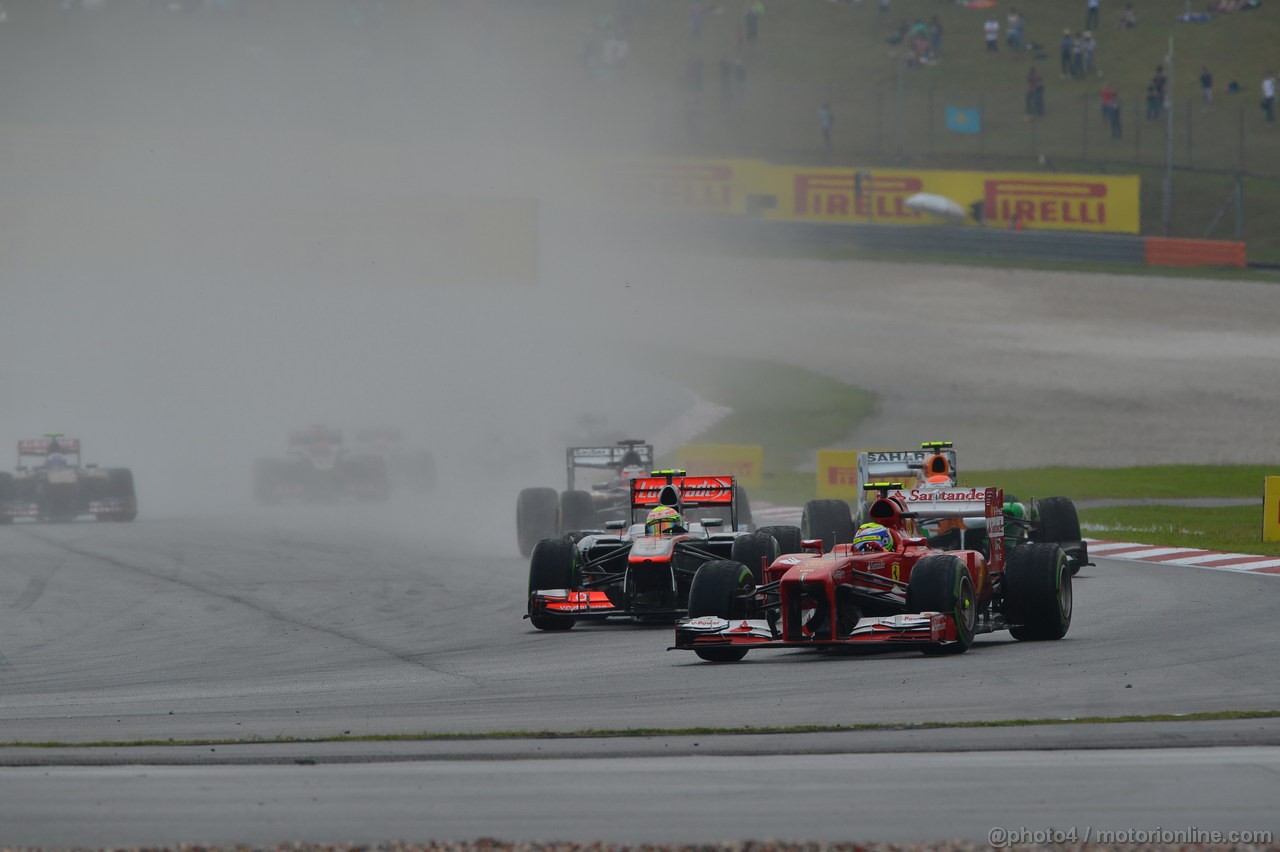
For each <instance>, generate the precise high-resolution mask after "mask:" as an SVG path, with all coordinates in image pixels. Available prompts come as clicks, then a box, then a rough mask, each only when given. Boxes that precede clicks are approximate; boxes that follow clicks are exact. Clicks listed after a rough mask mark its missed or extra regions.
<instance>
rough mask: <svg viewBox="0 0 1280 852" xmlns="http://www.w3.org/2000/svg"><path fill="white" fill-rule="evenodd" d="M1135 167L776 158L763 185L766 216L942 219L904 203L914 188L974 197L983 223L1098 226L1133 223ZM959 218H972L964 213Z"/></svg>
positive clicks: (892, 221)
mask: <svg viewBox="0 0 1280 852" xmlns="http://www.w3.org/2000/svg"><path fill="white" fill-rule="evenodd" d="M1138 187H1139V181H1138V177H1137V175H1126V176H1114V175H1063V174H1042V173H1032V172H1028V173H1022V172H942V171H920V170H911V169H873V170H866V169H862V170H858V169H847V168H846V169H834V168H795V167H784V166H776V167H773V168H771V169H770V170H769V184H768V187H767V188H766V191H767V192H768V194H769V195H772V196H774V197H775V198H776V199H777V203H776V206H774V207H773V208H771V209H765V210H764V211H763V216H764V217H765V218H766V219H777V220H785V221H792V222H862V223H872V222H878V223H881V224H886V225H937V224H939V223H940V222H942V221H943V220H941V219H939V218H937V217H935V216H933V215H932V214H930V213H925V212H922V211H919V210H913V209H911V208H909V207H907V204H906V202H907V199H908V198H910V197H911V196H913V195H915V194H916V193H919V192H924V193H929V194H931V195H941V196H943V197H944V198H949V199H951V200H952V201H955V202H956V203H958V204H960V205H961V206H962V207H964V208H965V209H967V210H972V209H973V206H974V205H978V206H979V209H980V210H981V211H982V218H983V220H984V222H985V223H986V224H987V225H991V226H997V227H1007V226H1009V225H1010V224H1012V223H1013V221H1014V219H1015V217H1016V219H1017V224H1018V225H1019V226H1021V227H1023V228H1027V229H1035V228H1043V229H1051V230H1058V231H1062V230H1068V231H1105V232H1111V233H1123V234H1136V233H1138V230H1139V227H1138V226H1139V210H1140V207H1139V199H1138ZM966 224H969V225H976V224H977V220H976V219H974V218H972V217H970V218H969V219H968V220H966Z"/></svg>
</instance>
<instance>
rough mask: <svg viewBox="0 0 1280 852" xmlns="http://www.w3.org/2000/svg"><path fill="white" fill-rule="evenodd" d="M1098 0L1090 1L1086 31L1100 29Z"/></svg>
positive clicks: (1085, 23) (1085, 24)
mask: <svg viewBox="0 0 1280 852" xmlns="http://www.w3.org/2000/svg"><path fill="white" fill-rule="evenodd" d="M1099 11H1100V10H1099V9H1098V0H1089V9H1088V11H1087V12H1085V15H1084V28H1085V29H1086V30H1096V29H1097V28H1098V14H1099Z"/></svg>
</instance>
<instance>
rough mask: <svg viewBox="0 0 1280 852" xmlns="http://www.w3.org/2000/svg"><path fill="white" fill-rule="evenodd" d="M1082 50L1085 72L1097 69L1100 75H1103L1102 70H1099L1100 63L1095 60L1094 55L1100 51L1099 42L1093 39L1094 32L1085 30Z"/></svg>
mask: <svg viewBox="0 0 1280 852" xmlns="http://www.w3.org/2000/svg"><path fill="white" fill-rule="evenodd" d="M1081 38H1082V42H1081V52H1082V53H1083V54H1084V73H1085V74H1088V73H1090V72H1094V71H1097V73H1098V76H1099V77H1101V76H1102V72H1101V71H1098V65H1097V63H1096V62H1095V61H1094V55H1095V54H1096V53H1097V52H1098V43H1097V42H1096V41H1094V40H1093V33H1092V32H1091V31H1089V30H1085V31H1084V34H1083V36H1081Z"/></svg>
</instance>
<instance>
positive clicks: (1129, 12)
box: [1120, 3, 1138, 30]
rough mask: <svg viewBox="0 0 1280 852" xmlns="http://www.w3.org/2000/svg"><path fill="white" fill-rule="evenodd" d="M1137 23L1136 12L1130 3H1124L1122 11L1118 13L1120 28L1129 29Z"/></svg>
mask: <svg viewBox="0 0 1280 852" xmlns="http://www.w3.org/2000/svg"><path fill="white" fill-rule="evenodd" d="M1137 25H1138V13H1137V11H1136V10H1135V9H1134V8H1133V4H1132V3H1125V4H1124V11H1123V12H1121V13H1120V29H1122V30H1131V29H1133V28H1134V27H1136V26H1137Z"/></svg>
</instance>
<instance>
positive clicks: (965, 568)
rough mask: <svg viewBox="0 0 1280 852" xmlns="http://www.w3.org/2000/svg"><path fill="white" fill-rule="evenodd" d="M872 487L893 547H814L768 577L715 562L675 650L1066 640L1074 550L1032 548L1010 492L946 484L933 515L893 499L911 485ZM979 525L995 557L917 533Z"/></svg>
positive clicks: (696, 583)
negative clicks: (1014, 514) (934, 526)
mask: <svg viewBox="0 0 1280 852" xmlns="http://www.w3.org/2000/svg"><path fill="white" fill-rule="evenodd" d="M868 488H874V489H876V490H877V491H878V492H879V497H878V498H877V499H876V500H875V501H874V502H873V503H872V505H871V507H870V510H869V513H868V514H869V518H870V522H871V523H874V524H876V525H878V526H879V527H880V528H881V529H880V530H876V531H874V532H872V533H868V535H867V536H866V537H867V538H870V537H871V536H872V535H877V534H879V533H880V532H883V531H888V532H889V533H890V535H889V536H888V537H887V538H888V541H887V542H886V543H887V544H888V546H887V547H884V548H883V549H880V547H878V546H872V543H871V542H867V543H865V544H862V545H860V546H862V547H866V549H865V550H863V549H859V546H855V544H853V543H841V544H836V545H834V546H833V547H830V548H825V547H824V546H823V541H822V539H820V538H813V539H805V540H803V541H802V543H801V548H802V550H803V552H802V553H799V554H794V555H789V556H782V557H781V558H779V559H777V560H775V561H774V562H773V563H772V564H770V565H769V567H768V568H767V569H766V570H765V572H764V577H763V578H762V579H761V580H759V581H758V580H757V579H756V577H755V576H754V572H753V571H752V570H751V569H749V568H748V567H747V566H745V565H742V564H739V563H737V562H735V561H722V562H712V563H708V564H706V565H704V566H702V567H701V568H700V569H699V570H698V573H697V574H696V575H695V577H694V579H693V583H692V586H691V588H690V590H689V616H688V617H687V618H685V619H682V620H680V621H677V622H676V629H675V645H674V646H673V647H674V648H681V649H687V650H691V651H693V652H694V653H696V654H697V655H698V656H699V657H701V658H702V659H704V660H708V661H711V662H736V661H738V660H741V659H742V658H743V657H744V656H746V654H747V652H748V651H751V650H754V649H757V648H806V647H807V648H853V647H866V646H870V645H876V646H898V647H903V648H918V649H920V650H922V651H924V652H925V653H936V654H954V653H962V652H964V651H966V650H968V648H969V646H970V645H971V644H972V643H973V640H974V637H975V636H976V635H977V634H980V633H989V632H992V631H996V630H1008V631H1009V632H1010V633H1012V634H1013V637H1014V638H1015V639H1019V640H1042V639H1061V638H1062V637H1063V636H1065V635H1066V633H1067V630H1068V628H1070V626H1071V617H1072V594H1071V570H1070V567H1069V558H1068V555H1067V552H1066V551H1064V550H1063V548H1062V547H1061V546H1060V545H1059V543H1057V542H1046V541H1033V540H1029V539H1028V538H1027V537H1026V529H1025V527H1023V526H1022V524H1021V523H1019V522H1016V520H1015V523H1013V524H1011V526H1012V527H1013V528H1012V529H1010V528H1008V527H1006V521H1008V520H1009V518H1008V517H1007V516H1006V514H1005V511H1004V495H1003V493H1002V492H1001V491H1000V490H999V489H996V488H987V489H982V490H977V489H961V488H941V489H938V490H936V491H935V492H934V495H933V498H932V499H931V501H930V503H929V504H928V506H927V507H926V506H925V505H923V504H919V505H915V506H909V505H908V502H907V501H906V500H904V499H903V498H902V497H901V496H900V495H899V494H897V493H894V492H897V491H900V490H901V488H902V485H901V483H874V484H871V485H868ZM972 517H980V518H982V519H983V523H984V527H985V536H984V540H985V542H986V543H987V545H988V547H987V549H986V550H978V549H973V548H965V549H955V550H945V551H939V550H936V549H934V548H932V547H930V546H929V543H928V541H927V540H926V538H925V536H924V534H923V532H922V531H921V529H920V528H919V526H918V521H921V520H937V519H940V518H972ZM845 518H846V519H847V518H848V508H847V506H846V510H845ZM827 520H829V521H834V520H835V519H834V518H828V519H827ZM844 522H845V523H851V521H849V520H845V521H844ZM830 536H831V534H830V533H828V538H830ZM860 540H861V539H860Z"/></svg>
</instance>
